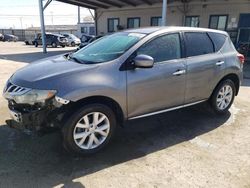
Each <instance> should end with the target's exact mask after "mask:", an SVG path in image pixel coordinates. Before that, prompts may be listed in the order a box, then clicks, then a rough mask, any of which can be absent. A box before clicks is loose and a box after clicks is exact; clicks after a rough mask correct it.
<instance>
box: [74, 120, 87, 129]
mask: <svg viewBox="0 0 250 188" xmlns="http://www.w3.org/2000/svg"><path fill="white" fill-rule="evenodd" d="M76 127H78V128H83V129H86V128H89V125H86V124H83V123H80V122H78V123H77V124H76Z"/></svg>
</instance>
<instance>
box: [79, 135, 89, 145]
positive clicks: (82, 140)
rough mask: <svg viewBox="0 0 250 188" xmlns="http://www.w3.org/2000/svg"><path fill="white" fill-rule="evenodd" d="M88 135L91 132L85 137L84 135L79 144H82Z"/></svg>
mask: <svg viewBox="0 0 250 188" xmlns="http://www.w3.org/2000/svg"><path fill="white" fill-rule="evenodd" d="M88 136H89V134H87V133H86V134H85V135H84V137H82V139H81V140H80V142H79V145H82V144H83V143H84V141H85V140H86V138H87V137H88Z"/></svg>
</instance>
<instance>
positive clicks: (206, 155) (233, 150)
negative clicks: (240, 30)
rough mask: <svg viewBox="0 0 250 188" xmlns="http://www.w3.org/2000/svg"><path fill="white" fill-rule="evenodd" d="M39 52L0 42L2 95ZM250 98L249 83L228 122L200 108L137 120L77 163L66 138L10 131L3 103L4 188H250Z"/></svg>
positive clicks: (0, 151) (0, 158)
mask: <svg viewBox="0 0 250 188" xmlns="http://www.w3.org/2000/svg"><path fill="white" fill-rule="evenodd" d="M13 49H15V50H14V51H13ZM40 50H41V49H40ZM50 50H53V51H56V53H64V52H65V50H67V48H65V49H59V48H58V49H50ZM38 51H39V49H36V48H33V47H31V46H23V45H22V44H21V43H0V90H2V89H3V87H4V84H5V82H6V80H7V79H8V78H9V76H11V74H12V73H13V72H14V71H15V70H17V69H18V68H21V67H23V66H25V65H27V63H30V62H31V60H34V59H36V58H41V57H45V55H43V54H42V55H41V54H40V53H38ZM57 51H60V52H57ZM34 53H35V55H34ZM53 53H55V52H52V51H51V52H49V54H48V55H52V54H53ZM25 54H27V56H26V55H25ZM30 55H31V56H30ZM31 57H32V59H30V58H31ZM19 59H20V60H19ZM249 97H250V80H248V79H245V80H244V82H243V85H242V87H241V90H240V93H239V95H238V96H237V97H236V100H235V103H234V105H233V106H232V108H231V109H230V112H229V113H228V114H226V115H224V116H220V117H218V116H214V115H212V114H210V113H208V112H207V110H206V109H205V108H206V105H204V104H201V105H198V106H193V107H189V108H185V109H181V110H178V111H173V112H169V113H165V114H161V115H158V116H154V117H150V118H146V119H139V120H136V121H131V122H128V123H126V125H125V127H124V128H120V129H119V130H118V131H117V134H116V137H115V139H114V140H113V142H112V143H111V144H110V145H109V146H108V147H107V148H106V149H105V150H104V151H102V152H100V153H98V154H96V155H93V156H90V157H75V156H72V155H70V154H68V153H66V152H65V151H64V150H63V148H62V146H61V137H60V133H52V134H48V135H45V136H42V137H39V136H36V135H27V134H25V133H22V132H19V131H16V130H13V129H10V128H8V127H7V126H6V125H5V123H4V122H5V120H6V119H7V118H8V117H9V115H8V109H7V103H6V101H5V100H4V99H3V97H2V96H1V97H0V187H1V188H5V187H25V188H27V187H42V188H46V187H65V188H68V187H77V188H82V187H86V188H89V187H102V188H103V187H114V188H117V187H129V188H131V187H141V188H144V187H164V188H166V187H208V188H211V187H216V188H218V187H223V188H224V187H225V188H228V187H235V188H249V187H250V115H249V112H250V100H249Z"/></svg>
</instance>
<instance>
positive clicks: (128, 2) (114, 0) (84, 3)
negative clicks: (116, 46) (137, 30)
mask: <svg viewBox="0 0 250 188" xmlns="http://www.w3.org/2000/svg"><path fill="white" fill-rule="evenodd" d="M38 1H39V12H40V20H41V32H42V43H43V52H44V53H47V50H46V38H45V25H44V13H43V12H44V10H45V8H46V7H47V6H48V5H49V4H50V3H51V1H52V0H47V2H46V4H45V5H43V0H38ZM57 1H60V2H63V3H67V4H72V5H76V6H79V7H85V8H89V9H94V10H96V9H99V8H103V9H108V8H112V7H117V8H123V7H127V6H132V7H136V6H139V5H149V6H151V5H154V4H156V3H163V4H162V25H166V15H167V4H168V3H171V2H174V1H184V2H185V1H187V0H57ZM78 11H79V9H78Z"/></svg>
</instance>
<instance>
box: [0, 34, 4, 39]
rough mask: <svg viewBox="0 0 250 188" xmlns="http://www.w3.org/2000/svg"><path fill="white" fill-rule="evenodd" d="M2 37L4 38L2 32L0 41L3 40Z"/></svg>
mask: <svg viewBox="0 0 250 188" xmlns="http://www.w3.org/2000/svg"><path fill="white" fill-rule="evenodd" d="M3 39H4V36H3V34H2V33H0V41H3Z"/></svg>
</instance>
